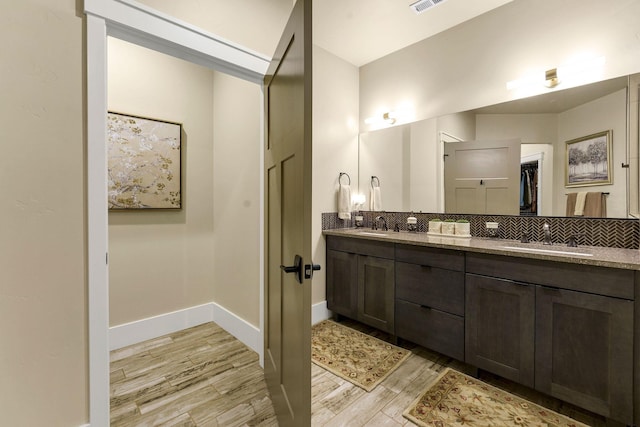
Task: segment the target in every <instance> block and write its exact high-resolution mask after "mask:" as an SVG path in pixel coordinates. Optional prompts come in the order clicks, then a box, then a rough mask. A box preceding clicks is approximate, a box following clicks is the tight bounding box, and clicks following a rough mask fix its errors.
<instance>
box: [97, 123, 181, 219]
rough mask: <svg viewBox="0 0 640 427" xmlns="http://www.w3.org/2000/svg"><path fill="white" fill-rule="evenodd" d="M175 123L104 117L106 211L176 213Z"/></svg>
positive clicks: (177, 128) (178, 150)
mask: <svg viewBox="0 0 640 427" xmlns="http://www.w3.org/2000/svg"><path fill="white" fill-rule="evenodd" d="M181 136H182V125H181V124H179V123H173V122H167V121H161V120H154V119H148V118H144V117H137V116H132V115H128V114H121V113H114V112H109V113H108V114H107V161H108V165H107V167H108V198H109V209H110V210H125V209H136V210H137V209H180V208H181V207H182V195H181V180H180V174H181V171H180V166H181V139H182V138H181Z"/></svg>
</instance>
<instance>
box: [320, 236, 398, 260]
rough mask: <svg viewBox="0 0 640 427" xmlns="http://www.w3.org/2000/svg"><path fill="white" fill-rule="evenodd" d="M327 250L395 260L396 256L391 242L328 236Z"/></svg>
mask: <svg viewBox="0 0 640 427" xmlns="http://www.w3.org/2000/svg"><path fill="white" fill-rule="evenodd" d="M327 249H331V250H334V251H341V252H350V253H354V254H360V255H369V256H375V257H378V258H387V259H393V254H394V244H393V243H391V242H380V241H378V240H367V239H358V238H357V237H338V236H327Z"/></svg>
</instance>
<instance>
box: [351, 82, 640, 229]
mask: <svg viewBox="0 0 640 427" xmlns="http://www.w3.org/2000/svg"><path fill="white" fill-rule="evenodd" d="M628 81H629V79H628V78H627V77H626V76H625V77H620V78H616V79H611V80H605V81H601V82H597V83H592V84H589V85H584V86H580V87H575V88H571V89H566V90H554V91H552V92H550V93H547V94H543V95H538V96H534V97H530V98H525V99H520V100H516V101H511V102H507V103H503V104H498V105H492V106H486V107H483V108H478V109H475V110H472V111H465V112H459V113H455V114H450V115H447V116H443V117H436V118H432V119H426V120H422V121H418V122H414V123H409V124H404V125H399V126H391V127H388V128H385V129H380V130H375V131H371V132H367V133H362V134H360V141H359V191H360V193H363V194H365V196H366V197H367V201H366V202H365V204H364V206H362V209H364V210H368V209H369V194H370V187H371V185H372V177H376V179H374V180H373V185H378V184H379V185H380V193H381V199H382V209H381V210H385V211H413V212H451V213H477V214H516V215H517V214H521V215H543V216H565V215H566V213H567V197H568V195H569V194H570V193H574V192H575V193H577V192H582V191H589V192H602V193H605V194H606V196H605V198H606V205H607V215H606V216H607V217H609V218H627V217H628V216H629V212H630V202H629V187H630V182H629V181H630V180H629V176H630V173H629V168H628V164H629V145H630V144H629V142H628V123H627V122H628V119H627V117H628V112H627V110H628V105H629V103H628V96H629V91H628ZM603 132H606V135H607V136H608V138H609V139H608V141H607V142H608V143H609V145H608V148H607V152H606V153H604V154H603V155H601V156H600V158H599V160H594V161H592V162H588V161H587V160H586V159H583V161H582V163H584V164H581V167H582V168H583V169H584V170H585V172H588V171H589V169H588V168H592V169H593V170H595V171H597V172H598V173H599V174H600V175H601V174H602V172H606V174H607V175H608V176H609V178H610V182H608V181H605V180H596V181H595V182H589V183H588V185H575V183H569V184H568V185H567V171H570V173H573V172H571V171H574V170H575V169H571V168H573V167H575V160H574V159H572V160H571V162H569V160H568V153H569V147H577V146H580V144H578V145H575V142H574V143H571V142H572V141H576V140H578V141H581V140H583V139H584V140H585V141H587V142H584V143H582V145H584V147H581V148H584V149H585V150H586V149H587V145H588V144H589V137H590V136H593V135H596V134H600V133H603ZM469 141H476V142H483V143H484V142H498V143H499V144H501V143H503V142H505V141H517V143H516V144H515V147H516V148H515V150H518V149H519V153H517V155H516V156H514V155H509V156H506V155H505V157H504V159H503V160H500V161H499V162H496V161H495V158H493V157H491V156H489V155H488V154H487V153H488V152H486V151H485V152H481V151H475V152H466V153H465V156H466V157H467V158H468V159H469V160H470V161H471V165H465V166H463V167H462V168H461V169H462V170H463V172H464V173H465V174H466V175H465V176H466V178H465V179H468V180H469V181H471V180H476V181H477V182H478V183H480V182H481V181H482V184H479V185H483V186H485V187H486V186H487V183H491V182H496V183H497V182H499V181H500V180H501V179H503V178H502V173H497V172H496V173H497V175H496V176H493V177H491V176H489V180H488V181H487V179H486V177H487V176H488V175H486V174H488V173H489V172H490V171H494V170H496V169H497V166H499V165H501V164H502V163H506V162H514V163H515V164H514V165H513V166H511V164H509V170H510V171H511V172H513V170H514V169H515V168H517V172H516V174H517V177H516V178H515V179H516V182H515V184H514V185H516V186H517V187H518V188H517V191H516V192H515V193H513V192H512V193H509V194H511V195H510V196H508V198H509V204H511V205H513V206H517V207H516V208H515V210H513V209H511V210H510V211H505V210H504V209H503V208H501V207H499V204H498V203H497V202H492V198H491V196H487V197H485V200H487V202H486V203H485V205H482V206H479V205H478V206H476V207H473V204H460V203H458V205H455V204H452V201H451V200H447V197H449V198H450V192H449V191H445V188H447V186H448V185H449V184H448V182H449V181H448V180H449V179H450V178H449V176H448V175H449V171H451V170H452V169H453V168H452V166H451V163H448V162H449V160H450V158H451V156H452V154H451V153H452V151H451V150H452V148H453V149H454V151H453V152H455V148H458V147H462V146H464V145H463V144H460V143H461V142H469ZM567 142H569V144H567ZM636 143H637V141H636ZM605 145H606V144H605ZM494 151H495V150H494ZM498 151H500V150H498ZM631 152H632V153H633V150H631ZM603 156H604V157H603ZM460 157H462V156H460ZM492 159H493V162H494V163H493V165H492V164H491V163H490V162H491V161H492ZM507 159H509V160H507ZM632 163H633V162H632ZM448 168H450V169H448ZM473 168H475V169H473ZM476 170H477V171H479V172H476ZM483 174H484V175H483ZM483 177H485V179H483ZM492 180H493V181H492ZM534 180H535V185H533V183H534ZM523 184H525V185H529V190H528V194H527V191H523V189H522V188H521V186H522V185H523ZM631 186H632V187H633V183H631ZM532 191H533V192H535V193H532ZM494 193H495V194H498V192H494ZM505 194H506V193H505ZM514 194H515V195H514ZM525 196H526V197H525ZM504 197H506V196H504ZM504 197H502V196H499V197H494V199H495V200H496V201H497V200H501V198H504ZM534 204H535V206H534ZM631 211H632V212H633V211H634V210H633V209H631Z"/></svg>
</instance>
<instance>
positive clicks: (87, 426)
mask: <svg viewBox="0 0 640 427" xmlns="http://www.w3.org/2000/svg"><path fill="white" fill-rule="evenodd" d="M80 427H91V424H82V425H81V426H80Z"/></svg>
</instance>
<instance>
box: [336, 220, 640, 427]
mask: <svg viewBox="0 0 640 427" xmlns="http://www.w3.org/2000/svg"><path fill="white" fill-rule="evenodd" d="M324 234H325V235H326V238H327V305H328V308H329V309H330V310H332V311H333V312H334V313H336V314H340V315H344V316H347V317H350V318H354V319H357V320H359V321H361V322H363V323H365V324H368V325H371V326H373V327H376V328H379V329H381V330H384V331H386V332H389V333H391V334H394V335H395V336H397V337H399V338H403V339H406V340H409V341H412V342H415V343H416V344H420V345H422V346H424V347H426V348H429V349H432V350H435V351H438V352H440V353H442V354H445V355H447V356H450V357H453V358H455V359H458V360H461V361H464V362H465V363H468V364H469V365H472V366H474V367H477V368H480V369H483V370H486V371H488V372H492V373H494V374H497V375H499V376H502V377H504V378H507V379H510V380H512V381H515V382H517V383H520V384H523V385H526V386H528V387H531V388H534V389H536V390H539V391H541V392H543V393H545V394H548V395H550V396H554V397H556V398H559V399H561V400H564V401H566V402H570V403H572V404H574V405H576V406H579V407H582V408H585V409H587V410H589V411H592V412H594V413H597V414H601V415H604V416H606V417H607V418H609V419H611V420H614V421H617V422H620V423H623V424H627V425H632V424H634V408H637V409H636V410H640V399H639V397H640V396H639V394H640V392H638V391H637V387H638V386H639V385H640V378H639V377H640V372H638V371H639V370H640V369H636V368H635V367H636V366H638V360H639V359H640V358H639V353H640V351H639V350H640V340H639V339H638V332H640V326H639V327H636V323H639V322H640V315H634V312H635V311H636V310H637V309H638V308H640V301H636V298H635V295H636V292H637V291H638V290H639V289H640V288H639V283H640V280H639V279H640V275H639V274H640V272H639V271H638V270H640V252H639V251H637V250H629V249H611V248H597V247H588V248H578V249H575V250H569V249H573V248H566V247H565V246H561V245H554V246H553V247H546V248H547V249H545V248H543V247H542V246H541V245H537V244H535V243H532V244H529V245H526V244H520V243H515V242H513V241H505V240H498V239H486V238H471V239H456V238H434V237H429V236H427V235H426V234H425V233H407V232H400V233H397V232H396V233H394V232H384V233H383V232H378V233H373V232H367V231H361V230H353V229H348V230H326V231H325V232H324ZM634 349H635V350H634ZM634 353H635V355H634ZM634 390H635V391H634Z"/></svg>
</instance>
